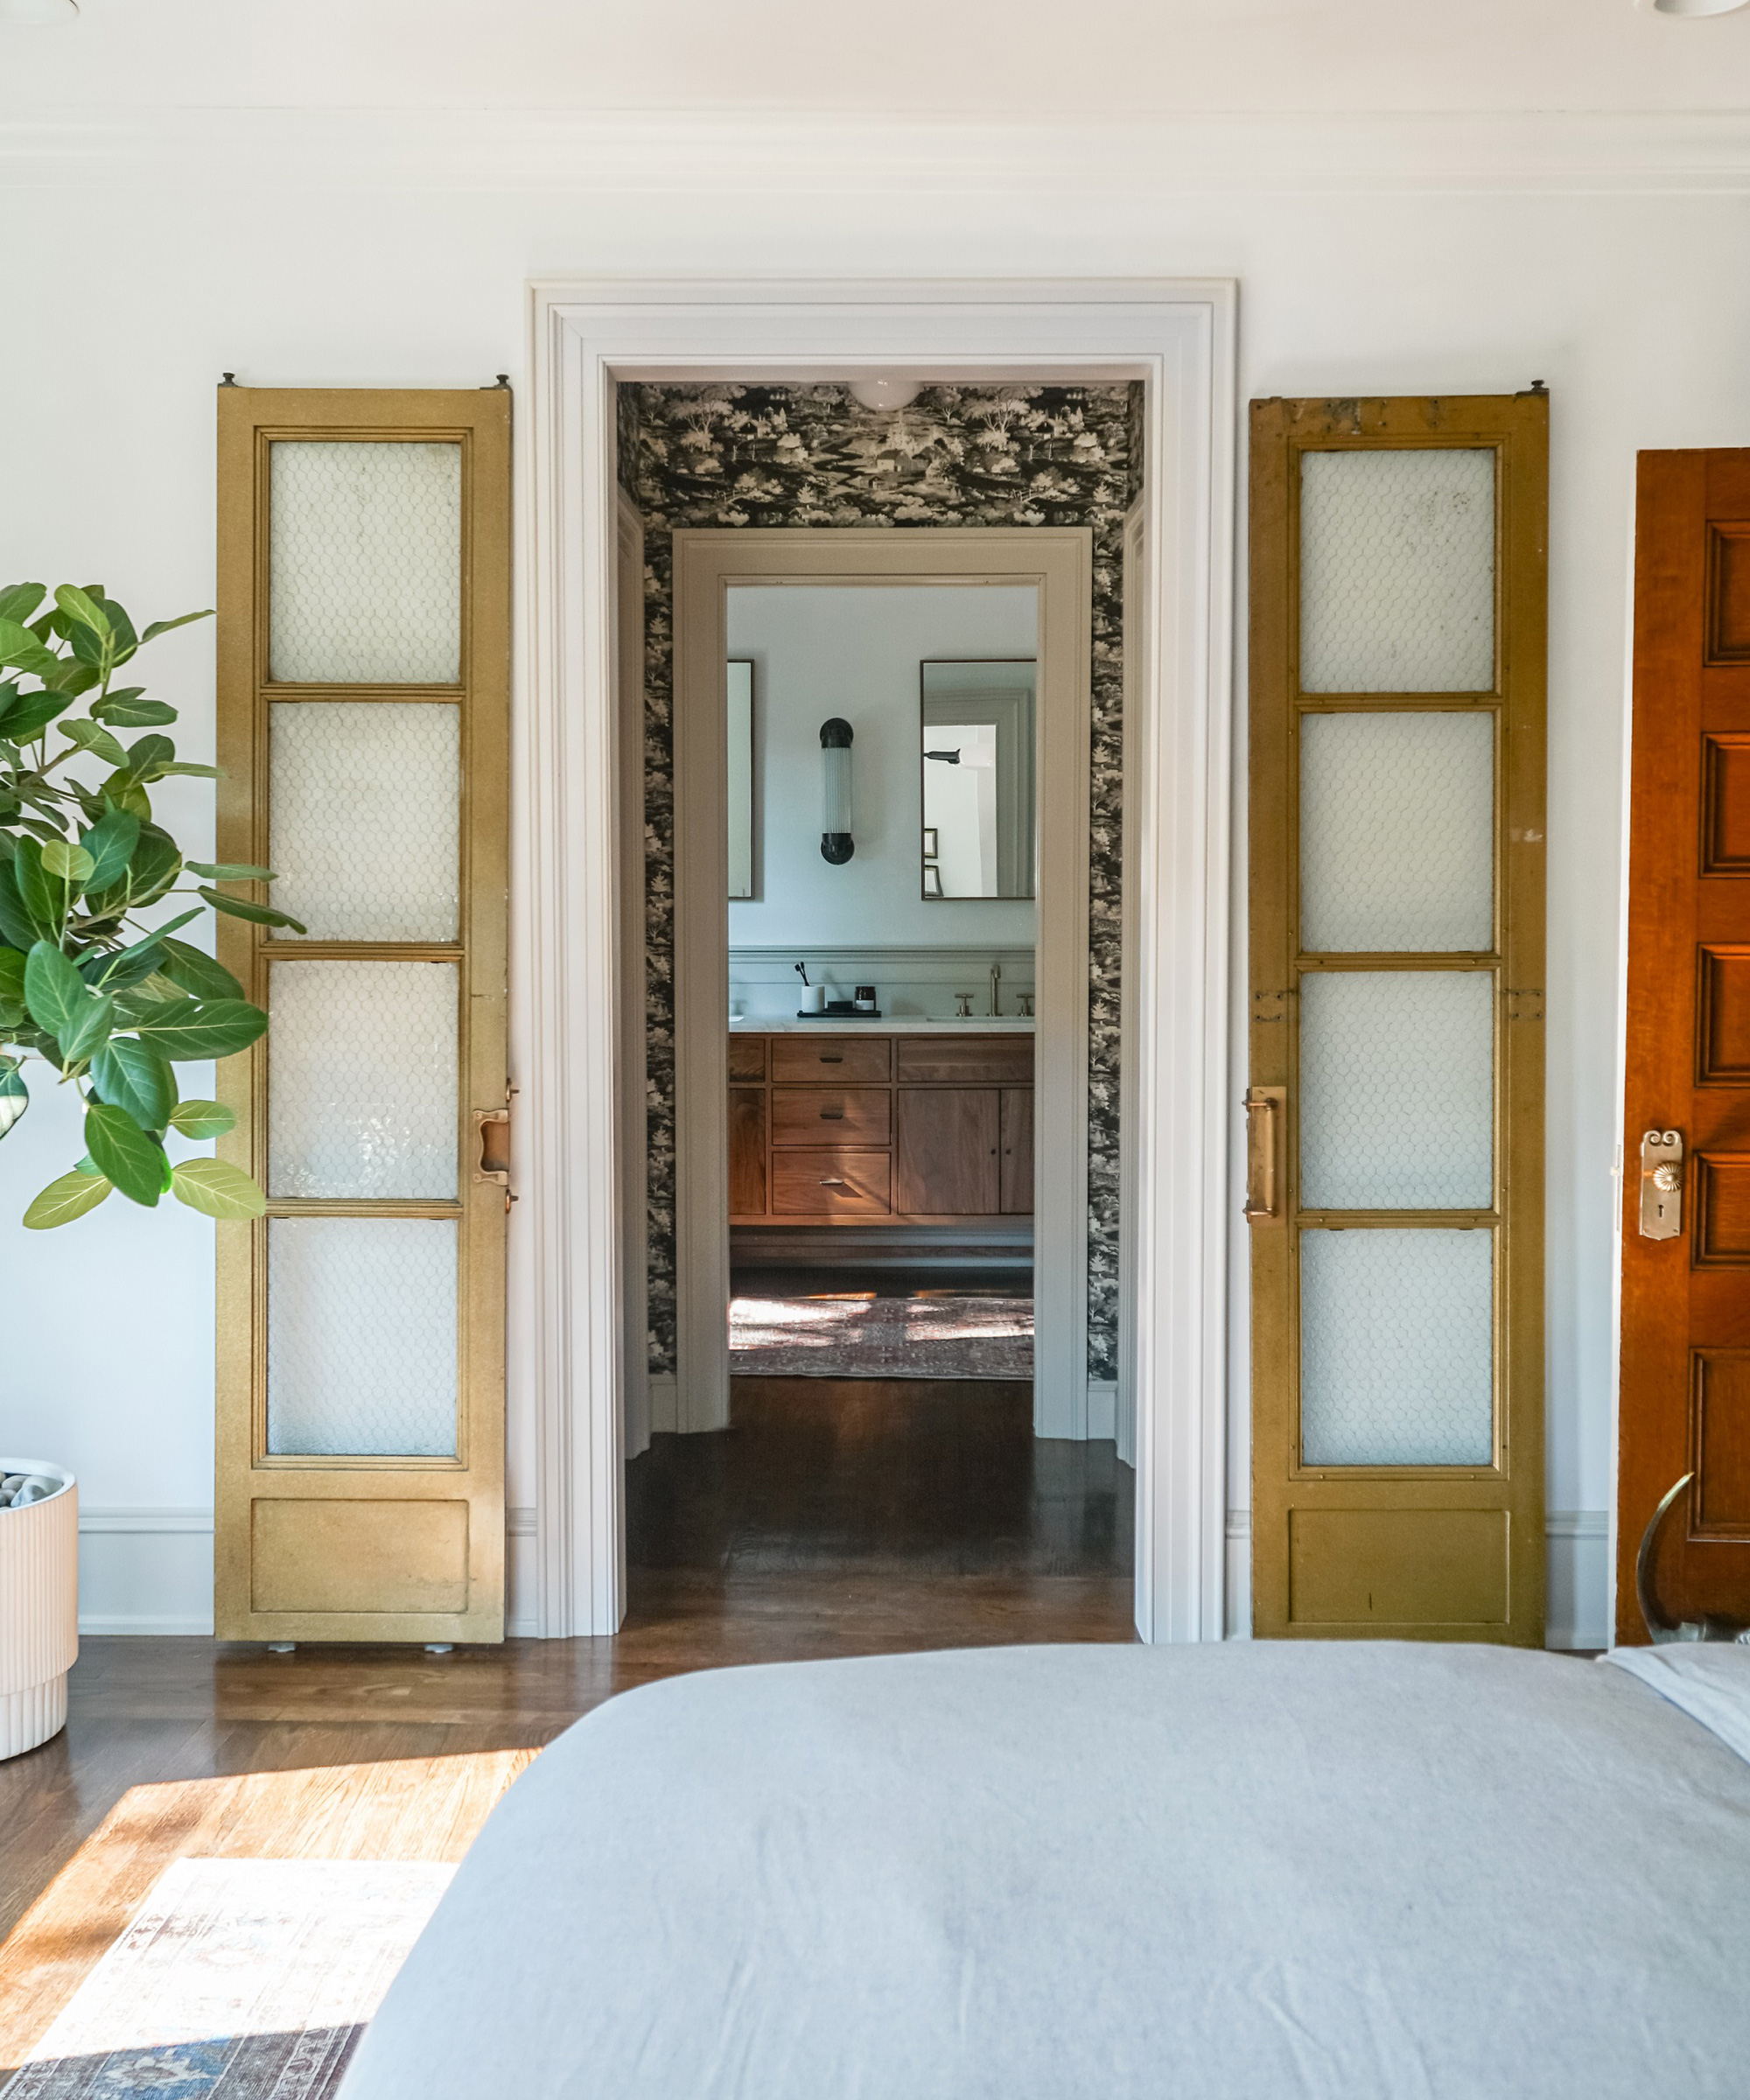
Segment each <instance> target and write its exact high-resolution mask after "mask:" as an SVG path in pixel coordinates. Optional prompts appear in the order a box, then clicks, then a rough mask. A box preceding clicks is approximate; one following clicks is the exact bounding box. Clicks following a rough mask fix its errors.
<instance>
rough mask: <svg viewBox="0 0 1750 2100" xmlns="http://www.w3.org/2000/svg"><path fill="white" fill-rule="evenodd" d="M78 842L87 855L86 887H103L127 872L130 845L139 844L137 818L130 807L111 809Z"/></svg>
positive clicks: (104, 888)
mask: <svg viewBox="0 0 1750 2100" xmlns="http://www.w3.org/2000/svg"><path fill="white" fill-rule="evenodd" d="M80 843H81V845H83V846H84V848H85V850H86V851H87V852H88V854H89V855H90V856H91V872H90V874H89V875H88V877H87V878H86V883H85V886H86V888H87V889H88V890H107V889H108V888H109V886H110V884H111V883H112V882H119V881H120V880H121V879H122V878H123V875H124V874H126V872H127V870H128V863H129V862H130V860H131V859H132V858H134V848H135V847H136V846H137V845H138V844H139V843H140V820H139V818H138V817H137V816H135V815H134V813H133V812H132V810H130V809H111V810H110V811H109V814H108V816H101V817H99V818H98V820H97V822H96V823H95V824H93V826H92V827H91V829H90V830H88V832H87V833H86V834H85V836H84V837H83V838H82V839H81V842H80Z"/></svg>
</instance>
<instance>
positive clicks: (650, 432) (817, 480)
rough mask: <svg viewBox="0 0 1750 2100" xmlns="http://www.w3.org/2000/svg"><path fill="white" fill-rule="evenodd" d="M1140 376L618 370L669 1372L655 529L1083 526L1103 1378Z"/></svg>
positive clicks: (655, 1291)
mask: <svg viewBox="0 0 1750 2100" xmlns="http://www.w3.org/2000/svg"><path fill="white" fill-rule="evenodd" d="M1141 391H1142V389H1141V388H1140V387H1134V388H1132V387H1125V386H1110V387H1079V386H1078V387H1063V386H998V387H958V386H955V387H928V388H925V389H924V391H923V392H922V393H921V395H919V396H918V399H917V400H916V401H915V402H913V403H912V404H911V405H910V406H909V407H908V408H905V409H865V408H863V407H862V406H861V405H860V404H859V403H858V402H855V401H853V400H852V399H851V395H850V393H849V392H848V390H847V389H846V388H844V387H842V386H744V385H739V384H729V383H725V382H722V381H715V382H712V383H711V384H708V385H701V386H667V385H662V386H658V385H628V386H622V387H621V388H620V402H619V438H620V483H621V486H623V487H624V488H625V490H626V491H627V494H628V495H630V496H631V497H632V499H633V500H634V502H635V503H636V504H637V506H638V507H639V510H640V512H641V514H642V517H643V521H644V535H645V537H644V561H645V576H644V596H645V791H644V795H645V799H644V828H645V897H646V907H645V909H646V956H647V961H646V998H647V1006H648V1061H649V1062H648V1071H649V1078H648V1108H647V1116H648V1132H649V1202H650V1253H649V1292H650V1297H649V1305H650V1327H649V1349H650V1369H651V1371H652V1373H653V1375H656V1376H662V1375H669V1376H672V1375H673V1373H674V1370H675V1328H676V1311H675V996H674V899H675V883H674V865H675V863H674V737H673V730H672V723H673V715H672V698H673V657H674V606H673V560H672V544H671V535H672V534H674V533H675V532H676V531H677V530H683V529H686V528H692V527H700V526H712V527H723V526H739V525H752V526H766V527H774V526H775V527H784V526H798V525H841V526H849V525H891V526H893V528H895V529H897V530H904V529H905V528H907V527H910V526H940V525H1000V526H1026V525H1045V526H1086V527H1088V528H1090V529H1091V531H1092V534H1093V540H1094V660H1093V680H1092V685H1093V781H1092V798H1091V802H1092V807H1091V817H1092V823H1091V827H1090V830H1091V842H1090V846H1091V864H1092V865H1091V868H1090V882H1089V921H1090V923H1089V988H1088V1029H1089V1080H1088V1083H1089V1214H1090V1215H1089V1250H1088V1264H1089V1279H1088V1283H1089V1290H1088V1298H1089V1303H1088V1373H1089V1377H1090V1378H1096V1379H1111V1378H1115V1377H1116V1376H1117V1311H1118V1306H1117V1292H1118V1003H1119V963H1118V940H1119V909H1120V896H1119V890H1120V882H1121V872H1122V867H1123V837H1122V830H1121V827H1122V822H1123V807H1122V779H1121V768H1122V765H1123V749H1122V729H1123V710H1124V662H1123V653H1122V652H1123V577H1124V512H1125V509H1126V508H1127V507H1128V505H1129V503H1130V501H1131V499H1132V497H1133V496H1134V494H1135V493H1136V490H1137V488H1138V486H1139V485H1140V481H1141V473H1142V463H1141V460H1140V458H1138V457H1137V452H1138V439H1139V434H1140V427H1141V419H1140V416H1139V414H1138V406H1137V402H1136V399H1135V397H1136V396H1139V395H1140V394H1141Z"/></svg>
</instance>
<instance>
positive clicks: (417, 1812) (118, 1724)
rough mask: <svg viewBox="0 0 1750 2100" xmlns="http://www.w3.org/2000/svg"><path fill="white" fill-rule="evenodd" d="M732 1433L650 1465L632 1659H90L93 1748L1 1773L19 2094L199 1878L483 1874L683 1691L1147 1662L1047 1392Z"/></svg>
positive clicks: (79, 1691) (32, 1758)
mask: <svg viewBox="0 0 1750 2100" xmlns="http://www.w3.org/2000/svg"><path fill="white" fill-rule="evenodd" d="M1133 1478H1134V1476H1133V1475H1132V1474H1131V1472H1130V1470H1129V1468H1128V1467H1123V1466H1121V1465H1119V1464H1118V1463H1117V1460H1116V1459H1115V1458H1114V1457H1113V1455H1112V1450H1111V1446H1110V1445H1091V1446H1084V1445H1073V1444H1059V1443H1049V1444H1040V1443H1037V1442H1036V1441H1035V1440H1034V1439H1033V1433H1032V1397H1031V1390H1030V1389H1029V1388H1028V1387H1026V1386H1025V1385H1015V1384H1005V1383H983V1384H980V1383H971V1382H944V1383H936V1384H923V1383H907V1382H899V1381H895V1382H893V1383H880V1382H875V1381H865V1380H846V1381H844V1382H838V1381H832V1380H823V1379H769V1380H754V1379H748V1380H738V1381H736V1383H735V1388H734V1394H733V1402H732V1427H731V1428H730V1429H728V1430H727V1431H725V1432H720V1433H718V1434H716V1435H711V1436H702V1437H684V1438H683V1437H664V1438H660V1439H657V1440H656V1443H655V1446H653V1448H652V1449H651V1451H649V1452H648V1453H646V1454H645V1455H644V1456H643V1457H641V1458H640V1459H638V1460H634V1462H633V1464H632V1465H631V1466H629V1467H628V1468H627V1512H628V1543H629V1553H628V1558H629V1563H630V1600H629V1608H628V1611H627V1621H626V1624H625V1627H624V1628H623V1629H622V1631H621V1632H620V1634H619V1635H616V1636H615V1637H614V1638H613V1639H612V1640H582V1641H554V1642H543V1641H508V1642H505V1643H504V1645H503V1646H502V1647H501V1648H472V1649H469V1648H464V1649H457V1650H456V1652H455V1653H454V1654H452V1655H449V1656H428V1655H426V1654H424V1653H423V1650H420V1649H411V1650H409V1649H400V1648H325V1647H312V1646H305V1647H303V1648H300V1649H298V1650H297V1652H296V1653H295V1654H293V1655H290V1656H274V1655H269V1654H268V1653H267V1652H266V1651H265V1649H262V1648H261V1647H260V1646H257V1645H254V1644H248V1645H245V1644H242V1643H237V1644H230V1643H225V1642H214V1641H206V1640H197V1639H170V1638H147V1639H117V1638H102V1639H88V1640H86V1641H85V1642H83V1643H82V1644H81V1654H80V1659H79V1662H78V1663H77V1665H76V1666H75V1668H74V1670H73V1680H72V1685H71V1694H70V1712H69V1719H68V1723H67V1726H66V1730H65V1731H64V1732H63V1733H61V1734H60V1735H59V1736H57V1737H56V1738H55V1739H54V1740H53V1741H52V1742H49V1743H45V1745H44V1746H43V1747H42V1748H41V1749H39V1750H36V1751H33V1752H31V1754H29V1755H27V1756H25V1757H20V1758H15V1759H13V1760H11V1761H10V1762H8V1763H5V1764H0V1932H4V1931H8V1930H10V1932H11V1936H10V1937H9V1938H8V1939H7V1940H6V1943H5V1945H4V1948H0V2067H11V2065H13V2064H15V2063H16V2062H17V2061H18V2057H19V2053H20V2052H21V2051H22V2050H23V2049H25V2048H27V2047H29V2045H30V2044H31V2042H32V2041H33V2040H35V2039H36V2037H37V2036H38V2034H39V2033H41V2032H42V2030H43V2028H44V2027H45V2026H46V2025H47V2024H48V2022H49V2020H50V2019H52V2017H53V2016H54V2013H55V2012H57V2011H58V2010H59V2006H60V2005H61V2004H63V2003H64V2002H65V2000H66V1998H67V1997H68V1996H69V1995H70V1994H71V1992H72V1991H73V1989H74V1988H75V1987H76V1986H77V1985H78V1983H79V1981H80V1980H81V1978H82V1977H83V1976H84V1975H85V1974H86V1973H87V1972H88V1970H89V1969H90V1967H91V1966H92V1964H94V1963H95V1961H96V1960H97V1958H98V1957H99V1956H101V1955H102V1952H103V1950H105V1948H107V1947H108V1946H109V1944H110V1943H111V1942H112V1941H113V1940H114V1939H115V1937H116V1935H117V1934H118V1933H119V1932H120V1931H121V1930H122V1929H123V1926H124V1925H125V1923H126V1922H127V1920H128V1917H129V1916H130V1914H131V1912H132V1911H133V1909H134V1908H135V1907H136V1906H137V1904H138V1902H139V1901H141V1899H142V1898H143V1897H144V1894H146V1892H147V1890H148V1889H149V1888H150V1887H151V1884H152V1882H153V1880H155V1879H156V1877H157V1875H158V1873H161V1872H162V1870H163V1868H164V1867H165V1866H166V1865H168V1864H169V1862H170V1861H171V1860H172V1859H175V1858H178V1857H180V1856H213V1855H215V1854H225V1853H229V1854H233V1855H236V1856H247V1857H275V1856H299V1857H318V1858H321V1857H325V1858H350V1859H456V1858H459V1857H460V1855H461V1853H462V1852H463V1851H465V1849H466V1846H467V1845H468V1843H469V1842H470V1841H471V1840H472V1837H473V1835H474V1833H475V1831H478V1829H479V1825H480V1824H481V1822H483V1821H484V1819H485V1817H486V1814H487V1812H488V1811H489V1810H490V1808H491V1806H492V1804H493V1802H494V1801H495V1800H496V1799H497V1798H498V1796H499V1795H500V1793H501V1792H502V1791H503V1789H504V1788H505V1787H507V1785H508V1784H509V1783H510V1782H511V1780H512V1779H514V1776H515V1775H516V1773H517V1772H518V1771H519V1770H521V1768H522V1766H523V1765H524V1764H526V1763H527V1762H528V1758H529V1757H530V1756H531V1755H532V1754H534V1753H535V1751H536V1750H538V1749H539V1748H540V1747H541V1746H542V1744H543V1743H546V1742H548V1741H549V1740H551V1739H552V1738H553V1737H554V1736H555V1735H556V1734H558V1733H559V1732H560V1731H561V1730H562V1729H563V1728H566V1727H568V1726H570V1724H571V1722H572V1721H574V1720H576V1719H577V1718H578V1716H579V1715H581V1714H584V1713H586V1712H588V1711H589V1710H590V1709H591V1707H592V1706H595V1705H599V1704H600V1703H601V1702H602V1701H603V1700H604V1699H606V1698H611V1697H612V1696H613V1694H614V1693H615V1692H618V1691H626V1690H627V1689H628V1688H630V1687H631V1686H634V1685H637V1684H647V1683H649V1682H650V1681H652V1680H653V1679H655V1678H657V1677H668V1676H672V1675H675V1674H677V1673H679V1672H681V1671H683V1670H706V1669H712V1668H717V1667H720V1666H723V1665H725V1664H731V1663H771V1662H781V1661H800V1660H803V1659H809V1658H816V1657H829V1656H857V1655H876V1654H886V1653H893V1652H899V1651H903V1650H907V1649H926V1648H958V1647H980V1646H989V1645H1000V1644H1003V1643H1007V1642H1032V1641H1127V1640H1129V1639H1131V1637H1132V1634H1131V1575H1130V1567H1131V1494H1132V1487H1131V1483H1132V1481H1133Z"/></svg>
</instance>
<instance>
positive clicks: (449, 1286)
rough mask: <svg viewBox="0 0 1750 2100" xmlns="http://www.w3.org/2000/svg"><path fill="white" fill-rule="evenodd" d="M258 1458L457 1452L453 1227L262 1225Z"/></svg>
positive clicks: (349, 1222) (384, 1222) (308, 1221)
mask: <svg viewBox="0 0 1750 2100" xmlns="http://www.w3.org/2000/svg"><path fill="white" fill-rule="evenodd" d="M268 1450H269V1453H270V1454H271V1455H272V1456H274V1457H276V1458H282V1457H310V1458H340V1457H346V1458H362V1457H372V1458H417V1459H447V1458H453V1457H454V1456H455V1453H456V1226H455V1223H454V1221H453V1220H451V1219H448V1218H439V1219H431V1218H274V1219H272V1220H270V1221H269V1225H268Z"/></svg>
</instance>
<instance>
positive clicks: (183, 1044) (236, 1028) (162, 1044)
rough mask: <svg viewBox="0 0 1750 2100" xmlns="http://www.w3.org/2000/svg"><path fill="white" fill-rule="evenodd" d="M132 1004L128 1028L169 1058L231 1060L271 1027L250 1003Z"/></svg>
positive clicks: (137, 1000) (177, 1001) (170, 1001)
mask: <svg viewBox="0 0 1750 2100" xmlns="http://www.w3.org/2000/svg"><path fill="white" fill-rule="evenodd" d="M128 1004H129V1007H130V1012H129V1015H128V1025H129V1026H130V1027H132V1028H133V1029H134V1030H135V1031H136V1032H137V1033H138V1034H139V1036H140V1037H141V1039H142V1040H144V1041H150V1042H151V1043H154V1044H155V1045H156V1046H157V1047H158V1049H160V1050H162V1051H163V1052H164V1054H165V1056H166V1057H172V1058H190V1057H230V1056H231V1055H233V1054H234V1053H235V1052H236V1051H239V1050H247V1049H248V1047H249V1045H250V1044H251V1043H253V1042H254V1041H255V1039H256V1037H257V1036H259V1035H260V1034H261V1033H262V1031H263V1030H264V1029H265V1028H266V1026H267V1025H268V1017H267V1016H266V1014H264V1013H263V1012H262V1010H261V1008H260V1007H259V1006H252V1005H250V1004H249V1003H248V1000H247V999H163V1000H158V1001H150V1000H142V999H140V998H138V996H137V995H135V996H134V997H133V998H130V1000H129V1002H128ZM141 1008H144V1009H145V1011H144V1012H141V1011H138V1010H139V1009H141ZM98 1158H99V1164H100V1165H102V1157H101V1155H99V1156H98Z"/></svg>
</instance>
